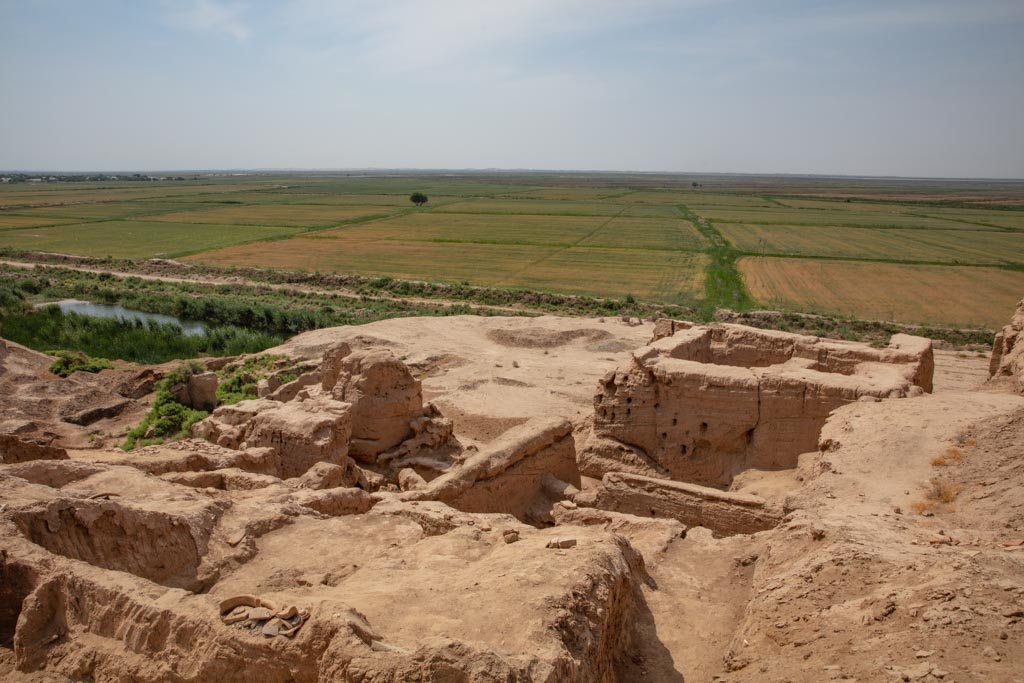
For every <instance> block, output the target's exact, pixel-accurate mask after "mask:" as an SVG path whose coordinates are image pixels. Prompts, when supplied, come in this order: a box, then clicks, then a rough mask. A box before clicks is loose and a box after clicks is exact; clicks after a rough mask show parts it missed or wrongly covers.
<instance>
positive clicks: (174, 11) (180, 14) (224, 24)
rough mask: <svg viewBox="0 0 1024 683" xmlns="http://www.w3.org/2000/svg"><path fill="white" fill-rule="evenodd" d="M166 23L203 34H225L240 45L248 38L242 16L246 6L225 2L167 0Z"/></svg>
mask: <svg viewBox="0 0 1024 683" xmlns="http://www.w3.org/2000/svg"><path fill="white" fill-rule="evenodd" d="M163 5H164V8H165V10H166V14H165V16H166V18H167V21H168V22H169V23H170V24H171V25H172V26H176V27H178V28H183V29H186V30H189V31H197V32H203V33H226V34H227V35H229V36H231V37H232V38H234V39H235V40H237V41H240V42H241V41H244V40H245V39H246V38H248V37H249V33H250V31H249V28H248V27H247V26H246V24H245V22H244V20H243V18H242V15H243V14H244V12H245V6H244V5H242V4H241V3H238V2H223V1H222V0H164V3H163Z"/></svg>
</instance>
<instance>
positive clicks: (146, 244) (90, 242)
mask: <svg viewBox="0 0 1024 683" xmlns="http://www.w3.org/2000/svg"><path fill="white" fill-rule="evenodd" d="M294 232H295V230H294V229H292V228H266V227H254V226H249V225H244V226H243V225H179V224H175V223H161V222H157V221H104V222H99V223H75V224H71V225H56V226H50V227H44V228H29V229H25V230H7V231H3V232H0V246H3V247H11V248H13V249H22V250H31V251H52V252H57V253H62V254H76V255H81V256H99V257H103V256H113V257H115V258H153V257H157V256H159V257H171V256H178V255H183V254H187V253H189V252H192V251H204V250H208V249H217V248H219V247H225V246H228V245H231V244H239V243H243V242H249V241H252V240H266V239H270V238H274V237H282V236H286V235H289V234H293V233H294Z"/></svg>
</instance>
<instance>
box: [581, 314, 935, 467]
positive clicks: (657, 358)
mask: <svg viewBox="0 0 1024 683" xmlns="http://www.w3.org/2000/svg"><path fill="white" fill-rule="evenodd" d="M669 333H671V334H669ZM664 334H668V335H669V336H661V337H659V338H656V339H655V341H654V342H652V344H651V345H650V346H647V347H643V348H641V349H638V350H636V351H635V352H633V354H632V358H631V360H630V361H629V363H628V364H626V365H624V366H622V367H620V368H619V369H617V370H616V371H614V372H612V373H609V374H608V375H607V376H606V377H605V378H604V380H603V381H602V382H601V383H600V386H599V388H598V393H597V395H596V396H595V400H594V412H595V415H594V424H593V429H592V433H591V435H590V437H589V439H588V441H587V443H586V444H585V446H584V448H583V450H582V452H581V454H580V466H581V470H582V472H583V473H584V474H586V475H589V476H594V477H599V476H602V475H603V474H604V473H606V472H610V471H625V472H632V473H634V474H642V475H648V476H654V477H663V478H664V477H668V478H672V479H675V480H678V481H687V482H693V483H699V484H705V485H711V486H727V485H728V484H729V483H730V482H731V480H732V478H733V477H734V476H735V475H736V474H738V473H739V472H742V471H744V470H746V469H750V468H756V469H766V470H775V469H786V468H791V467H794V466H795V465H796V456H797V455H799V454H800V453H803V452H807V451H813V450H816V449H817V443H818V434H819V433H820V431H821V427H822V426H823V425H824V423H825V420H826V418H827V417H828V415H829V413H830V412H831V411H833V410H834V409H836V408H838V407H839V406H842V405H845V404H847V403H850V402H852V401H856V400H858V399H862V398H866V399H870V400H878V399H884V398H902V397H908V396H916V395H919V394H922V393H924V392H927V391H931V388H932V373H933V369H934V362H933V357H932V348H931V342H930V340H927V339H923V338H920V337H911V336H908V335H902V334H899V335H895V336H893V338H892V340H891V341H890V343H889V346H888V347H886V348H882V349H876V348H872V347H870V346H867V345H865V344H857V343H852V342H841V341H833V340H824V339H819V338H817V337H807V336H803V335H795V334H788V333H783V332H772V331H765V330H757V329H754V328H749V327H744V326H740V325H714V326H687V325H685V324H683V323H677V322H671V321H670V322H664V323H659V325H658V327H657V330H656V336H657V335H664Z"/></svg>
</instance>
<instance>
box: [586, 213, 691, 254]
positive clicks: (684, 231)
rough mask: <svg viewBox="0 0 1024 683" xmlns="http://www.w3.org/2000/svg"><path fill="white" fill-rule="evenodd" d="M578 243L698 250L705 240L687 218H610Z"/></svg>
mask: <svg viewBox="0 0 1024 683" xmlns="http://www.w3.org/2000/svg"><path fill="white" fill-rule="evenodd" d="M579 246H581V247H619V248H623V249H672V250H678V249H682V250H687V251H700V250H701V249H705V248H707V242H706V241H705V239H704V237H703V236H701V234H700V233H699V232H697V229H696V228H694V227H693V225H692V224H691V223H690V222H689V221H684V220H681V219H679V218H613V219H611V220H610V221H608V223H606V224H605V225H603V226H602V227H601V228H600V229H599V230H598V231H597V232H595V233H594V234H592V235H590V236H588V237H587V238H586V239H584V240H583V241H582V242H580V243H579Z"/></svg>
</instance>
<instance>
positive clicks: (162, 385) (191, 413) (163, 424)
mask: <svg viewBox="0 0 1024 683" xmlns="http://www.w3.org/2000/svg"><path fill="white" fill-rule="evenodd" d="M201 370H202V367H201V366H198V365H195V364H190V363H185V364H182V365H181V366H180V367H179V368H178V369H177V370H174V371H173V372H170V373H168V374H167V375H166V376H165V377H164V378H163V379H161V380H160V382H158V383H157V387H156V395H155V397H154V399H153V403H152V404H151V405H150V408H149V412H148V413H146V417H144V418H143V420H142V422H141V423H139V425H138V426H137V427H135V428H134V429H132V430H131V431H129V432H128V436H127V438H126V439H125V442H124V444H122V446H121V448H122V449H124V450H126V451H130V450H132V449H134V448H137V447H140V446H149V445H153V444H157V443H163V442H164V441H165V440H166V439H183V438H186V437H188V436H189V435H190V434H191V430H192V425H194V424H195V423H196V422H199V421H200V420H202V419H203V418H204V417H206V416H207V415H209V413H208V412H206V411H204V410H194V409H192V408H189V407H188V406H185V405H182V404H181V403H179V402H178V401H177V399H175V398H174V394H173V393H172V392H171V389H172V388H173V387H175V386H177V385H180V384H182V383H185V382H187V381H188V378H189V376H190V375H191V374H192V373H194V372H198V371H201Z"/></svg>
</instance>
